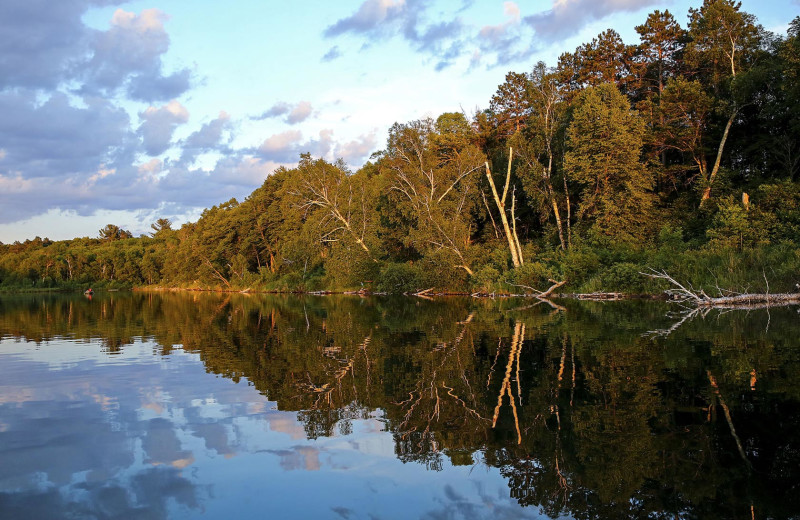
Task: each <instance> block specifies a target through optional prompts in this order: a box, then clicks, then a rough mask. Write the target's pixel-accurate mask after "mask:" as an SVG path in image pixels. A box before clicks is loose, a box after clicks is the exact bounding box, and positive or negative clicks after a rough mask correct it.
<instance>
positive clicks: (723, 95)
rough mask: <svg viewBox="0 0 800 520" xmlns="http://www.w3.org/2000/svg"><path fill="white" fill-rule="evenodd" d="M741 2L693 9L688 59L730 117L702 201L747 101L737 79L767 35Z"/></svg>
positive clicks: (727, 0)
mask: <svg viewBox="0 0 800 520" xmlns="http://www.w3.org/2000/svg"><path fill="white" fill-rule="evenodd" d="M741 5H742V3H741V2H736V1H734V0H704V1H703V5H702V6H701V7H700V8H699V9H694V8H692V9H689V33H688V34H689V43H688V44H687V46H686V62H687V64H688V65H689V66H691V67H692V68H693V70H694V71H695V72H696V73H697V74H698V75H699V77H700V78H701V82H702V83H703V84H704V85H705V86H706V87H707V88H708V89H709V91H710V92H711V93H712V94H713V96H714V97H715V100H716V105H717V106H716V108H717V111H718V112H719V113H720V114H721V115H723V117H724V118H725V119H726V121H725V124H724V126H723V128H722V133H721V136H720V137H719V144H718V146H717V151H716V157H715V159H714V164H713V166H712V167H711V169H710V171H708V174H707V175H706V176H704V178H703V181H704V182H705V187H704V190H703V195H702V199H701V200H702V201H705V200H708V198H709V197H710V196H711V188H712V186H713V184H714V181H715V180H716V177H717V175H718V173H719V169H720V164H721V161H722V155H723V151H724V149H725V143H726V141H727V140H728V136H729V134H730V129H731V126H733V123H734V121H735V120H736V117H737V115H738V114H739V111H740V110H741V108H742V105H743V104H744V103H746V102H747V100H746V99H744V98H745V97H746V89H743V88H741V82H737V78H738V77H739V76H741V75H742V74H743V73H746V72H747V71H748V70H749V69H750V68H751V67H752V66H753V65H754V63H755V61H756V57H757V55H758V51H759V47H760V45H761V41H762V38H763V35H762V32H763V31H762V29H761V28H760V27H759V26H758V25H756V22H755V17H754V16H753V15H751V14H749V13H745V12H742V11H741Z"/></svg>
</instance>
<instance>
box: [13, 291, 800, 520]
mask: <svg viewBox="0 0 800 520" xmlns="http://www.w3.org/2000/svg"><path fill="white" fill-rule="evenodd" d="M562 305H563V306H562ZM562 305H555V306H553V307H545V306H543V305H540V306H531V305H528V304H527V303H526V302H520V301H514V300H503V301H493V300H473V299H461V298H447V299H439V300H426V299H412V298H378V297H374V298H358V297H334V296H330V297H297V296H271V295H269V296H268V295H238V294H237V295H230V294H229V295H216V294H171V293H168V294H151V293H134V294H132V295H124V294H119V295H113V296H109V295H98V296H97V297H96V298H95V299H94V300H93V301H88V300H85V299H77V298H70V297H67V296H20V297H14V298H10V297H5V298H3V299H0V333H2V335H4V336H6V337H8V336H11V337H18V338H24V339H26V340H28V341H36V342H41V341H46V340H48V339H52V338H56V337H72V338H100V339H101V340H102V342H103V345H105V349H106V351H107V353H108V354H109V355H114V354H115V353H119V352H120V351H124V349H125V347H126V345H128V344H130V343H131V342H133V341H134V339H136V338H150V339H153V340H154V341H155V342H156V343H157V344H158V345H159V348H160V354H162V355H167V354H169V353H170V352H172V351H173V350H174V349H176V348H182V349H183V350H184V351H187V352H192V353H196V354H198V355H199V356H200V358H201V359H202V361H203V363H204V365H205V368H206V370H207V371H208V372H211V373H214V374H218V375H221V376H224V377H226V378H230V379H233V380H235V381H238V380H239V379H241V378H246V379H247V380H248V381H250V383H251V384H253V385H254V386H255V387H256V389H257V390H258V391H259V392H261V393H262V394H264V395H265V396H267V397H268V398H269V399H270V400H272V401H276V402H277V403H278V407H279V409H280V410H284V411H296V412H298V418H299V420H300V421H301V422H302V424H303V427H304V428H305V433H306V435H307V437H308V438H311V439H315V438H320V437H327V436H331V435H334V434H338V435H348V434H349V433H351V432H352V429H353V422H354V421H356V420H359V419H367V418H370V417H374V416H375V415H376V411H377V413H378V415H379V416H380V417H381V421H382V423H383V425H384V428H385V429H386V430H387V431H389V432H391V434H392V436H393V439H394V443H395V453H396V456H397V457H398V458H399V459H400V460H402V461H404V462H415V463H419V464H423V465H425V466H426V467H427V468H428V469H430V470H434V471H435V470H439V469H441V468H442V465H443V462H444V461H445V460H449V462H450V463H452V464H453V465H473V466H482V465H485V466H489V467H497V468H499V469H500V471H501V473H502V474H503V475H504V477H505V478H506V479H507V482H508V486H509V488H510V494H511V496H512V497H514V498H515V499H516V500H517V501H518V502H519V503H520V504H523V505H528V506H535V507H537V508H540V509H541V510H542V511H543V512H544V513H546V514H547V515H549V516H551V517H554V518H555V517H558V516H560V515H569V516H572V517H574V518H645V517H647V518H662V517H663V518H673V517H684V518H695V517H697V518H704V517H715V518H724V517H730V518H742V517H749V516H750V515H751V514H752V516H754V517H757V518H790V517H792V516H793V515H796V514H797V511H800V499H798V493H797V490H798V486H800V433H798V432H800V419H799V418H800V414H798V412H800V410H799V409H798V408H799V407H798V402H799V401H800V399H798V398H799V397H800V349H798V348H797V345H796V338H797V337H800V335H799V333H800V323H798V320H797V317H796V314H795V312H794V311H793V310H792V309H773V310H771V311H770V310H765V311H758V312H752V313H746V314H743V313H736V312H729V313H719V314H718V313H713V312H712V313H711V314H706V315H699V316H693V319H688V320H683V321H682V322H681V323H680V324H679V326H673V325H674V323H672V322H670V320H669V318H667V314H668V313H667V311H668V308H667V307H666V306H665V305H664V304H658V303H644V302H613V303H612V302H609V303H592V302H566V303H564V302H562ZM654 329H655V330H659V331H668V332H665V333H662V334H655V335H654V334H649V335H648V334H647V332H648V331H652V330H654ZM151 433H152V435H155V434H156V433H158V430H157V429H156V430H153V432H151Z"/></svg>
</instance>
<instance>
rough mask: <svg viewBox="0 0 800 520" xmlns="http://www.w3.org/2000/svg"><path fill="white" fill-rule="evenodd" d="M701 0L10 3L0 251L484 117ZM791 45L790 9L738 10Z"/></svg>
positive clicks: (763, 4)
mask: <svg viewBox="0 0 800 520" xmlns="http://www.w3.org/2000/svg"><path fill="white" fill-rule="evenodd" d="M701 3H702V2H701V1H700V0H697V1H684V0H673V1H666V0H665V1H658V0H529V1H522V0H520V1H518V2H500V1H498V2H488V1H477V0H474V1H470V0H453V1H443V0H429V1H424V0H338V1H336V2H331V1H297V2H276V1H271V0H261V1H250V0H246V1H245V0H232V1H231V2H226V3H225V4H224V5H223V4H220V3H219V2H211V1H207V0H195V1H193V2H186V1H185V0H150V1H149V2H146V3H145V2H139V1H136V2H116V1H113V0H59V1H58V2H52V1H51V0H3V2H0V113H2V114H3V117H2V118H0V241H2V242H5V243H10V242H13V241H14V240H24V239H26V238H33V237H34V236H37V235H38V236H41V237H45V236H47V237H49V238H51V239H54V240H57V239H66V238H72V237H77V236H91V237H94V236H97V232H98V230H99V229H100V228H101V227H103V226H104V225H105V224H108V223H113V224H116V225H120V226H122V227H124V228H126V229H129V230H131V231H132V232H133V233H134V234H136V235H138V234H139V233H143V232H146V231H147V230H148V229H149V226H150V223H152V222H154V221H155V220H156V219H158V218H160V217H166V218H170V219H172V220H173V222H175V223H176V224H177V225H180V224H182V223H185V222H187V221H192V220H195V219H196V218H197V217H198V215H199V213H200V212H201V211H202V210H203V209H204V208H207V207H210V206H212V205H215V204H219V203H221V202H224V201H227V200H228V199H230V198H231V197H236V198H237V199H239V200H242V199H243V198H244V197H246V196H247V195H248V194H249V193H250V192H252V191H253V190H254V189H255V188H257V187H258V186H260V185H261V184H262V183H263V181H264V179H265V178H266V177H267V176H268V175H269V174H270V173H271V172H272V171H273V170H274V169H275V168H276V167H278V166H280V165H287V166H291V165H293V164H294V163H295V162H296V160H297V157H298V155H299V154H300V153H302V152H310V153H312V154H313V155H314V156H322V157H325V158H328V159H334V158H337V157H342V158H344V159H345V161H347V163H348V164H350V165H351V167H352V168H353V169H356V168H358V167H359V166H360V165H362V164H363V163H364V162H365V161H366V160H367V159H368V158H369V156H370V154H371V153H373V152H375V151H377V150H380V149H381V148H383V146H384V143H385V139H386V132H387V129H388V128H389V127H390V126H391V125H392V124H393V123H394V122H407V121H411V120H414V119H418V118H422V117H427V116H432V117H436V116H437V115H438V114H440V113H442V112H448V111H463V112H465V113H466V114H467V115H471V114H472V113H473V112H474V111H475V110H476V109H477V108H485V107H486V106H487V105H488V102H489V99H490V98H491V96H492V94H493V93H494V92H495V90H496V88H497V86H498V85H499V84H500V83H502V81H503V78H504V76H505V74H506V73H507V72H508V71H510V70H513V71H516V72H524V71H527V70H529V69H530V68H531V67H532V65H533V64H534V63H535V62H536V61H539V60H544V61H545V62H547V63H548V64H551V65H554V64H555V62H556V59H557V57H558V55H559V54H560V53H561V52H563V51H571V50H574V49H575V47H576V46H578V45H580V44H581V43H584V42H586V41H589V40H591V38H592V37H594V36H596V35H597V34H598V33H599V32H601V31H603V30H605V29H607V28H609V27H612V28H614V29H616V30H617V31H618V32H619V33H620V34H621V35H622V37H623V39H624V40H625V41H626V42H627V43H635V42H637V35H636V33H635V31H634V26H636V25H638V24H640V23H642V22H643V21H644V20H645V18H646V16H647V14H648V13H649V12H652V11H653V10H655V9H660V10H664V9H669V10H670V11H671V12H672V13H673V14H674V15H675V17H676V19H678V21H679V22H681V24H682V25H684V26H685V25H686V18H687V13H688V9H689V7H698V6H699V5H700V4H701ZM742 9H743V10H745V11H747V12H750V13H752V14H754V15H756V16H757V18H758V21H759V22H760V23H761V24H762V25H763V26H764V27H765V28H767V29H768V30H771V31H774V32H778V33H781V34H783V33H785V30H786V28H787V27H788V23H789V22H790V21H791V20H792V19H793V18H794V17H795V16H798V15H800V0H769V1H765V0H762V1H757V0H743V2H742Z"/></svg>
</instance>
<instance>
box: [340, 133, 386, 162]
mask: <svg viewBox="0 0 800 520" xmlns="http://www.w3.org/2000/svg"><path fill="white" fill-rule="evenodd" d="M377 144H378V140H377V131H374V130H373V131H372V132H370V133H369V134H367V135H362V136H359V137H358V138H357V139H354V140H352V141H349V142H346V143H340V144H337V145H336V149H335V151H334V154H335V155H336V157H341V158H342V159H344V160H345V162H346V163H347V164H350V165H352V166H361V165H362V164H364V162H366V160H367V158H368V157H369V156H370V155H371V154H372V152H374V151H375V149H376V147H377Z"/></svg>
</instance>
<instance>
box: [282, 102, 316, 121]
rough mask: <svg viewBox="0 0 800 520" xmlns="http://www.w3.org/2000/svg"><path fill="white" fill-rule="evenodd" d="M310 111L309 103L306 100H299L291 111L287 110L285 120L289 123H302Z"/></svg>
mask: <svg viewBox="0 0 800 520" xmlns="http://www.w3.org/2000/svg"><path fill="white" fill-rule="evenodd" d="M311 112H312V108H311V103H309V102H308V101H301V102H300V103H298V104H297V105H296V106H295V107H294V108H293V109H292V111H291V112H289V115H288V116H287V117H286V122H287V123H289V124H290V125H295V124H297V123H302V122H303V121H305V120H306V119H308V116H310V115H311Z"/></svg>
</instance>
